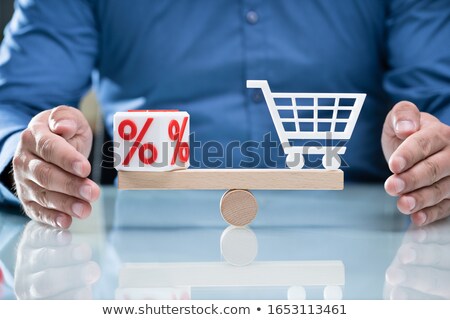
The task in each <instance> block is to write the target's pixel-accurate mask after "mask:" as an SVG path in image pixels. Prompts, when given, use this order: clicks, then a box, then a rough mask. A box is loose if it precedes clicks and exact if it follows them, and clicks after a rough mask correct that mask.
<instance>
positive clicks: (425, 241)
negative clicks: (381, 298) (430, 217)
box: [385, 219, 450, 300]
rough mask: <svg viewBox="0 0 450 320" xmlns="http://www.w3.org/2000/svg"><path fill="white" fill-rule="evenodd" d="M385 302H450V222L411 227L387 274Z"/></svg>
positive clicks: (448, 220)
mask: <svg viewBox="0 0 450 320" xmlns="http://www.w3.org/2000/svg"><path fill="white" fill-rule="evenodd" d="M385 298H386V299H421V300H422V299H446V300H448V299H450V219H446V220H444V221H441V222H438V223H435V224H432V225H429V226H427V227H424V228H417V227H414V226H411V228H410V229H409V230H408V231H407V232H406V234H405V236H404V239H403V243H402V244H401V246H400V248H399V249H398V251H397V254H396V255H395V258H394V260H393V261H392V263H391V265H390V267H389V268H388V270H387V272H386V286H385Z"/></svg>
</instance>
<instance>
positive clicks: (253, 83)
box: [247, 80, 270, 91]
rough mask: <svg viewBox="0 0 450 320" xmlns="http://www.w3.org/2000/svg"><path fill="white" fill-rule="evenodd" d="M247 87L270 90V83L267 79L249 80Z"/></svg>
mask: <svg viewBox="0 0 450 320" xmlns="http://www.w3.org/2000/svg"><path fill="white" fill-rule="evenodd" d="M247 88H249V89H250V88H260V89H268V90H269V91H270V87H269V83H268V82H267V81H266V80H247Z"/></svg>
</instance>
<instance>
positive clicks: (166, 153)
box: [114, 110, 190, 171]
mask: <svg viewBox="0 0 450 320" xmlns="http://www.w3.org/2000/svg"><path fill="white" fill-rule="evenodd" d="M189 133H190V131H189V114H188V113H187V112H185V111H178V110H159V111H155V110H142V111H129V112H117V113H116V114H115V115H114V167H115V168H116V169H117V170H122V171H171V170H178V169H187V168H188V167H189Z"/></svg>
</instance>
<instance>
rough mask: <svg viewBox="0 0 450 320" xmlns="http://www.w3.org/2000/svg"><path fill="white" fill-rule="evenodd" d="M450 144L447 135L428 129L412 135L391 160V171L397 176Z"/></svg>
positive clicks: (399, 147)
mask: <svg viewBox="0 0 450 320" xmlns="http://www.w3.org/2000/svg"><path fill="white" fill-rule="evenodd" d="M448 144H449V139H448V138H447V136H446V135H445V134H443V133H442V132H439V131H438V130H436V128H435V127H428V128H425V129H423V130H420V131H418V132H416V133H414V134H412V135H410V136H409V137H408V138H407V139H406V140H405V141H403V142H402V143H401V144H400V145H399V146H398V148H397V149H396V150H395V151H394V153H393V154H392V156H391V157H390V159H389V169H390V170H391V171H392V172H393V173H396V174H399V173H401V172H404V171H405V170H408V169H409V168H411V167H412V166H414V165H415V164H416V163H418V162H419V161H422V160H424V159H426V158H428V157H429V156H431V155H433V154H435V153H437V152H439V151H441V150H443V149H444V148H445V147H447V146H448Z"/></svg>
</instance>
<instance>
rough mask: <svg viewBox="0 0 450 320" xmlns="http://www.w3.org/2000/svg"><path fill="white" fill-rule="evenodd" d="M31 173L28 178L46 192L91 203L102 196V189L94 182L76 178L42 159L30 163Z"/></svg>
mask: <svg viewBox="0 0 450 320" xmlns="http://www.w3.org/2000/svg"><path fill="white" fill-rule="evenodd" d="M29 171H30V172H29V174H28V176H27V178H28V179H29V180H31V181H33V182H34V183H36V184H37V185H39V186H41V187H42V188H44V189H46V190H50V191H56V192H61V193H64V194H67V195H70V196H73V197H76V198H79V199H83V200H86V201H90V202H91V201H95V200H97V199H98V197H99V195H100V188H99V187H98V186H97V184H96V183H95V182H93V181H92V180H90V179H87V178H85V179H81V178H78V177H75V176H73V175H71V174H68V173H67V172H64V171H63V170H61V169H59V168H58V167H56V166H54V165H52V164H49V163H46V162H44V161H42V160H40V159H32V160H30V161H29ZM34 191H35V190H33V192H34Z"/></svg>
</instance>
